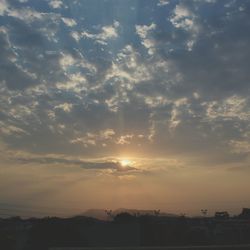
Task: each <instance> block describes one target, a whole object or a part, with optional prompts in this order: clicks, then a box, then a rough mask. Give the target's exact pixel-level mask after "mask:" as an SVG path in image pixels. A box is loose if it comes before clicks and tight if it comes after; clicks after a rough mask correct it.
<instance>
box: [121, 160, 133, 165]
mask: <svg viewBox="0 0 250 250" xmlns="http://www.w3.org/2000/svg"><path fill="white" fill-rule="evenodd" d="M120 164H121V165H122V166H123V167H126V166H130V165H132V161H130V160H128V159H122V160H120Z"/></svg>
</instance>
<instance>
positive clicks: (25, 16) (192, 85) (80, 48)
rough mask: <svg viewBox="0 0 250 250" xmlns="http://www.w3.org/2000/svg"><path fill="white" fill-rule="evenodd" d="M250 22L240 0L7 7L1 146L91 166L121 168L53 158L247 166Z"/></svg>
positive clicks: (0, 46)
mask: <svg viewBox="0 0 250 250" xmlns="http://www.w3.org/2000/svg"><path fill="white" fill-rule="evenodd" d="M249 20H250V2H249V1H240V0H239V1H195V0H194V1H163V0H160V1H140V0H137V1H129V0H128V1H127V3H126V6H125V5H124V2H123V1H122V0H118V1H113V0H109V1H102V2H101V3H100V2H98V1H70V2H69V1H62V0H60V1H59V0H51V1H17V0H16V1H7V0H3V1H1V3H0V55H1V56H0V65H1V67H0V84H1V87H0V94H1V98H0V106H1V111H0V119H1V121H0V124H1V128H0V130H1V144H2V145H4V147H5V148H8V149H9V150H13V151H18V150H20V151H25V152H29V153H31V154H32V153H35V154H41V155H43V154H44V158H42V157H41V158H36V159H32V160H31V161H34V162H35V161H36V162H37V163H40V164H41V163H46V164H47V163H62V164H73V165H78V166H81V167H83V168H89V169H91V168H94V169H106V168H107V169H108V168H114V169H117V170H118V169H119V164H118V163H114V162H108V163H107V162H104V163H90V162H85V161H84V162H82V161H80V160H75V161H73V162H71V161H68V160H65V159H61V160H60V159H52V158H46V157H45V155H46V154H47V153H52V154H57V153H60V154H63V155H65V156H74V157H76V159H78V157H80V156H81V157H86V158H91V157H93V158H96V157H103V156H115V155H119V154H122V153H123V152H126V153H127V154H134V153H135V154H137V155H140V156H147V157H166V158H167V157H179V156H181V157H184V158H185V157H186V158H187V159H196V158H197V157H198V158H199V161H198V162H199V164H202V165H209V164H215V165H220V164H221V163H222V162H225V161H228V162H229V163H230V164H233V163H234V162H237V164H242V165H244V166H245V165H247V164H248V163H249V153H250V133H249V131H250V125H249V124H250V122H249V121H250V112H249V106H250V99H249V92H250V91H249V86H250V77H249V69H248V68H249V66H248V65H249V64H250V61H249V58H250V50H249V43H250V34H249V32H248V31H249V29H250V22H249ZM18 161H19V162H20V163H21V162H22V163H24V162H29V161H30V160H27V159H19V160H18Z"/></svg>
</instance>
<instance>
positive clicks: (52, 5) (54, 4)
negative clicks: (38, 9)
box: [49, 0, 63, 9]
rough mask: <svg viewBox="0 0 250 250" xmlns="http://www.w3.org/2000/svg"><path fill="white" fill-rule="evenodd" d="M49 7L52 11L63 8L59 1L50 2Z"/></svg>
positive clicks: (52, 0)
mask: <svg viewBox="0 0 250 250" xmlns="http://www.w3.org/2000/svg"><path fill="white" fill-rule="evenodd" d="M49 6H50V7H51V8H53V9H59V8H61V7H62V6H63V2H62V1H61V0H50V2H49Z"/></svg>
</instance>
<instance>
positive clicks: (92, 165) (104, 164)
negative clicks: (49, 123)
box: [14, 157, 138, 173]
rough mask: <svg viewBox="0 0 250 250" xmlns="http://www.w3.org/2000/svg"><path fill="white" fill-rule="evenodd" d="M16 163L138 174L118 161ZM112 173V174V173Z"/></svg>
mask: <svg viewBox="0 0 250 250" xmlns="http://www.w3.org/2000/svg"><path fill="white" fill-rule="evenodd" d="M14 160H15V161H17V162H19V163H20V164H40V165H48V164H59V165H63V166H76V167H80V168H83V169H86V170H111V171H114V173H115V172H122V173H127V172H136V171H137V170H138V169H136V168H134V167H132V166H122V165H121V164H120V163H119V162H116V161H99V162H95V161H84V160H75V159H66V158H62V157H61V158H56V157H16V158H15V159H14ZM110 173H112V172H110Z"/></svg>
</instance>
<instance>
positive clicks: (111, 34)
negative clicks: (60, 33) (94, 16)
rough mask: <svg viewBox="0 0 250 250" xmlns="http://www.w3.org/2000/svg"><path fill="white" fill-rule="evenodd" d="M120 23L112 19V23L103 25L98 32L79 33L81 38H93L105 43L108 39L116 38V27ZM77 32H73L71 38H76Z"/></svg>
mask: <svg viewBox="0 0 250 250" xmlns="http://www.w3.org/2000/svg"><path fill="white" fill-rule="evenodd" d="M119 26H120V24H119V22H118V21H114V23H113V24H112V25H107V26H103V27H102V28H101V30H100V32H99V33H96V34H93V33H89V32H87V31H83V32H81V33H80V36H81V37H82V38H87V39H93V40H95V42H97V43H100V44H103V45H106V44H107V41H108V40H112V39H116V38H117V37H118V28H119ZM76 34H77V33H73V34H72V35H73V38H75V39H76V40H78V35H79V34H78V35H76Z"/></svg>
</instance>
